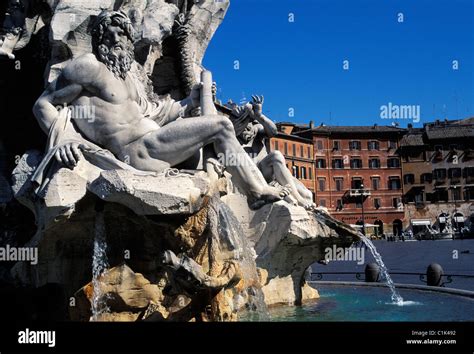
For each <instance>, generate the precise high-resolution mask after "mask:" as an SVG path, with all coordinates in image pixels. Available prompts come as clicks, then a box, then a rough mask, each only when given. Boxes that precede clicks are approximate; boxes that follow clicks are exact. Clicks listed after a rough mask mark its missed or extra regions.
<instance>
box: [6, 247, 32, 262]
mask: <svg viewBox="0 0 474 354" xmlns="http://www.w3.org/2000/svg"><path fill="white" fill-rule="evenodd" d="M0 261H4V262H30V263H31V264H32V265H36V264H38V248H37V247H11V246H10V245H6V246H5V247H0Z"/></svg>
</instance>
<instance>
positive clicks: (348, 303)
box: [269, 282, 474, 322]
mask: <svg viewBox="0 0 474 354" xmlns="http://www.w3.org/2000/svg"><path fill="white" fill-rule="evenodd" d="M311 285H313V286H315V287H316V288H317V289H318V291H319V293H320V295H321V297H320V298H319V299H317V300H314V301H312V302H311V303H307V304H304V305H303V306H300V307H296V306H278V307H273V308H270V310H269V312H270V321H276V322H280V321H285V322H287V321H290V322H306V321H334V322H346V321H357V322H359V321H394V322H405V321H407V322H412V321H422V322H424V321H433V322H439V321H472V320H473V319H474V292H471V291H466V290H454V289H446V288H436V287H428V286H417V285H410V284H396V286H397V290H399V292H400V295H401V296H402V297H403V299H404V300H405V301H404V303H403V304H402V305H397V304H394V303H392V301H391V299H390V290H389V289H388V287H387V286H385V284H366V283H355V282H354V283H352V282H347V283H340V282H317V283H316V284H315V282H312V284H311Z"/></svg>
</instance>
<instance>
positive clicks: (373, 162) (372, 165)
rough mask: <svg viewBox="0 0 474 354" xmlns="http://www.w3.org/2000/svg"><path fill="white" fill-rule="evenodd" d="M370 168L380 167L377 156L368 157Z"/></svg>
mask: <svg viewBox="0 0 474 354" xmlns="http://www.w3.org/2000/svg"><path fill="white" fill-rule="evenodd" d="M369 167H370V168H380V159H379V158H378V157H371V158H370V159H369Z"/></svg>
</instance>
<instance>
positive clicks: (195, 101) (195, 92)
mask: <svg viewBox="0 0 474 354" xmlns="http://www.w3.org/2000/svg"><path fill="white" fill-rule="evenodd" d="M201 87H202V84H196V85H194V86H193V88H192V89H191V92H190V94H189V99H190V100H191V102H192V105H193V107H194V108H196V107H199V106H200V105H201Z"/></svg>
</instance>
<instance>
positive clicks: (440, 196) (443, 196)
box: [432, 189, 448, 203]
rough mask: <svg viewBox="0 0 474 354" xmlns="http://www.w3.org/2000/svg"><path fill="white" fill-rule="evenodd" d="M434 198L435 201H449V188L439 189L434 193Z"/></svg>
mask: <svg viewBox="0 0 474 354" xmlns="http://www.w3.org/2000/svg"><path fill="white" fill-rule="evenodd" d="M432 199H433V200H432V201H433V202H434V203H436V202H439V201H443V202H447V201H448V190H447V189H437V190H436V191H435V192H434V193H433V198H432Z"/></svg>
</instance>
